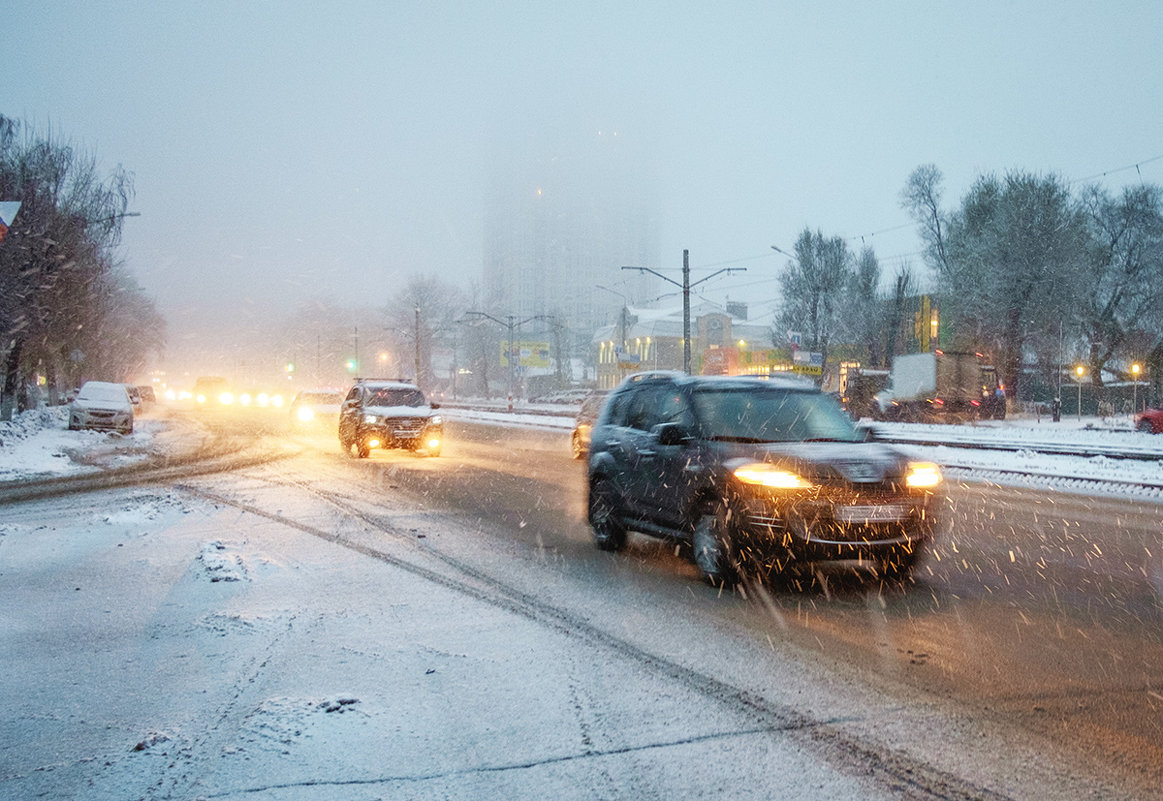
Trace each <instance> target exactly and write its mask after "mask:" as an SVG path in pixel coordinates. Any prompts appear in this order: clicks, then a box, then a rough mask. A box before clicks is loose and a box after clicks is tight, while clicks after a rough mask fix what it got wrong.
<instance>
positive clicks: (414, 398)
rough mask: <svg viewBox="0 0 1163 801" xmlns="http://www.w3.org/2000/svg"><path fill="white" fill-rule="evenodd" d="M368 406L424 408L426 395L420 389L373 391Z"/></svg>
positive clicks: (383, 389) (369, 396) (394, 388)
mask: <svg viewBox="0 0 1163 801" xmlns="http://www.w3.org/2000/svg"><path fill="white" fill-rule="evenodd" d="M367 405H368V406H424V405H425V403H424V394H423V393H422V392H420V390H418V389H408V388H406V387H404V388H397V387H393V388H387V387H385V388H382V389H373V390H372V391H371V392H370V393H369V394H368V398H367Z"/></svg>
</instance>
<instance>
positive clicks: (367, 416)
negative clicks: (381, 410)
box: [363, 414, 376, 425]
mask: <svg viewBox="0 0 1163 801" xmlns="http://www.w3.org/2000/svg"><path fill="white" fill-rule="evenodd" d="M363 421H364V422H365V423H367V424H368V425H373V424H374V423H375V422H376V416H375V415H374V414H365V415H364V416H363Z"/></svg>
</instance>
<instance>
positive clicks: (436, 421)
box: [428, 414, 444, 426]
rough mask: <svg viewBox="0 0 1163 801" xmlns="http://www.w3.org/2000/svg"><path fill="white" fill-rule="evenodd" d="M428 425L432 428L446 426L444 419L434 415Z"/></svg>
mask: <svg viewBox="0 0 1163 801" xmlns="http://www.w3.org/2000/svg"><path fill="white" fill-rule="evenodd" d="M428 425H430V426H442V425H444V418H443V417H441V416H440V415H438V414H434V415H432V416H431V417H429V418H428Z"/></svg>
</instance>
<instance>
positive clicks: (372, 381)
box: [355, 378, 420, 389]
mask: <svg viewBox="0 0 1163 801" xmlns="http://www.w3.org/2000/svg"><path fill="white" fill-rule="evenodd" d="M355 383H356V384H359V385H360V386H365V387H399V388H400V389H419V388H420V387H418V386H417V385H416V384H414V383H412V382H411V381H405V380H404V379H402V378H357V379H355Z"/></svg>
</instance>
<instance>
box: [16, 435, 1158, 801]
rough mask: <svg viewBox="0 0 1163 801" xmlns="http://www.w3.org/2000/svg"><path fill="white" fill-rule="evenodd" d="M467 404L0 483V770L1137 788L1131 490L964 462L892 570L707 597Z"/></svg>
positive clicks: (438, 786)
mask: <svg viewBox="0 0 1163 801" xmlns="http://www.w3.org/2000/svg"><path fill="white" fill-rule="evenodd" d="M498 431H499V430H497V429H487V428H482V427H475V426H460V427H457V428H455V429H453V431H452V433H453V436H452V437H451V438H450V442H449V445H448V446H447V448H446V450H445V455H444V456H443V457H442V458H440V459H436V460H424V459H416V458H413V457H410V456H407V455H403V454H396V453H384V454H379V453H377V454H376V456H375V458H373V459H371V460H367V461H356V460H352V459H346V458H344V457H342V456H340V455H339V453H338V450H337V448H336V447H335V445H334V443H333V442H332V441H331V438H329V437H324V438H320V439H317V440H315V439H310V438H303V439H299V440H297V441H296V443H297V445H298V446H299V447H300V448H301V449H302V453H301V454H300V455H299V457H297V458H295V459H289V460H282V461H278V462H273V463H270V464H265V465H251V466H249V467H244V468H241V469H238V470H235V471H232V472H228V473H223V474H219V475H214V476H202V477H190V478H188V479H183V480H182V481H181V485H180V486H177V487H170V488H166V487H158V488H141V489H123V490H110V491H106V492H102V493H96V494H90V495H84V496H75V497H71V498H58V499H52V500H42V501H35V502H27V503H22V504H16V505H11V506H7V507H2V508H0V515H2V517H0V521H2V522H0V532H3V536H2V537H0V603H2V604H3V608H4V609H5V610H11V613H6V615H5V616H4V619H3V622H2V623H0V637H2V640H3V642H4V643H5V644H6V647H5V648H4V650H3V654H2V655H0V671H2V672H3V674H4V675H5V676H6V677H13V678H12V681H6V682H5V684H4V690H3V693H4V697H3V699H2V700H3V702H4V703H3V705H4V712H3V724H2V725H3V729H2V730H3V747H2V751H0V797H4V798H9V797H11V798H25V797H35V796H37V795H44V796H46V797H61V798H67V797H74V798H82V797H83V798H138V797H141V798H199V797H205V798H244V797H245V798H250V797H261V798H280V799H281V798H286V799H314V798H445V797H456V798H492V797H506V798H544V797H547V796H550V795H553V796H559V797H563V798H678V797H689V798H700V797H701V798H727V797H732V798H748V797H754V798H769V797H779V796H783V797H790V796H792V795H793V794H794V795H795V796H796V797H803V798H825V797H827V798H833V799H834V798H877V797H885V798H888V797H894V798H899V797H915V798H951V799H959V798H1004V797H1010V798H1023V799H1024V798H1047V799H1050V798H1055V799H1057V798H1091V797H1104V798H1149V797H1152V796H1150V795H1149V794H1148V792H1149V789H1148V788H1151V787H1158V786H1159V782H1160V779H1161V776H1160V767H1159V766H1160V764H1163V758H1161V754H1160V743H1161V742H1163V728H1161V726H1160V709H1161V708H1163V699H1160V698H1159V694H1160V693H1161V692H1163V675H1161V674H1163V647H1161V641H1163V636H1161V634H1163V623H1161V617H1160V612H1159V602H1158V598H1159V592H1160V591H1163V588H1156V587H1155V585H1154V584H1153V583H1152V582H1157V581H1158V580H1159V568H1160V561H1159V559H1160V556H1161V551H1163V549H1161V548H1160V547H1159V533H1158V520H1159V508H1158V507H1157V506H1152V505H1150V504H1144V503H1141V502H1128V501H1110V500H1105V501H1104V500H1098V499H1087V498H1078V497H1061V496H1048V495H1047V494H1046V493H1040V494H1039V493H1032V492H1029V491H1027V490H1021V489H1005V488H996V487H988V486H985V487H983V486H981V485H975V486H973V485H967V486H965V487H960V488H955V489H954V490H953V491H952V492H951V507H950V508H951V528H950V531H949V532H948V534H947V536H946V537H945V538H943V540H942V542H941V543H939V544H938V547H937V550H936V553H935V554H934V557H933V558H932V559H930V561H929V562H928V564H927V566H926V567H925V568H923V569H922V570H923V574H922V576H921V579H920V583H919V584H918V585H917V586H916V587H913V588H910V589H909V590H907V591H900V590H897V591H891V590H890V591H882V590H880V589H879V588H877V587H869V586H867V585H865V584H861V583H858V582H851V581H832V582H830V583H829V584H828V585H827V586H819V585H809V586H806V587H804V588H800V589H788V590H784V591H776V592H773V593H772V594H771V595H770V596H768V597H766V598H761V599H757V598H749V599H745V598H742V597H739V596H735V595H724V596H722V597H720V596H719V595H718V594H717V593H716V592H715V591H714V590H712V589H710V588H708V587H706V586H704V585H702V584H701V583H699V582H698V581H697V580H695V576H694V571H693V569H691V568H690V566H689V565H688V564H687V563H686V562H685V561H684V560H682V559H679V558H676V556H675V555H674V554H673V552H672V551H670V550H669V549H666V548H663V547H660V546H658V545H657V544H654V543H652V542H650V541H647V540H635V541H634V542H633V543H632V545H631V547H630V548H629V549H628V551H627V552H626V553H624V554H619V555H610V554H605V553H600V552H598V551H597V550H596V549H594V548H593V547H592V545H591V544H590V542H589V534H588V531H587V530H586V528H585V526H584V523H583V521H582V511H581V502H582V501H581V494H580V480H581V475H582V473H581V468H580V465H579V464H577V463H574V462H572V461H571V460H569V459H568V456H567V455H566V454H567V451H566V448H565V447H564V439H561V441H559V435H552V434H538V433H533V432H525V433H519V432H512V431H510V432H507V433H505V434H504V435H503V436H502V435H501V434H499V433H498ZM135 749H136V750H135Z"/></svg>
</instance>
